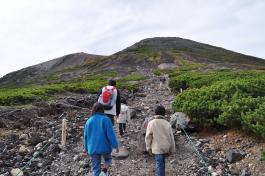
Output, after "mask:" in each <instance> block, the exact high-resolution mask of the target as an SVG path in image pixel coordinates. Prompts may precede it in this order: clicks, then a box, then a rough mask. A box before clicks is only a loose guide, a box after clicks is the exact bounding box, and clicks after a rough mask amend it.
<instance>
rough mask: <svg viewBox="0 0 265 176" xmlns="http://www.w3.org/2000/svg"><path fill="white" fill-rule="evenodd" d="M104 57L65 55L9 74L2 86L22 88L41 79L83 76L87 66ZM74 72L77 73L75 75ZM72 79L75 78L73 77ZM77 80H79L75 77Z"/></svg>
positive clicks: (1, 82) (76, 54) (1, 81)
mask: <svg viewBox="0 0 265 176" xmlns="http://www.w3.org/2000/svg"><path fill="white" fill-rule="evenodd" d="M102 58H104V56H98V55H91V54H86V53H74V54H69V55H65V56H62V57H59V58H56V59H53V60H50V61H47V62H43V63H40V64H37V65H33V66H30V67H26V68H23V69H21V70H18V71H15V72H12V73H9V74H7V75H5V76H4V77H2V78H1V79H0V85H1V86H20V85H24V84H27V83H34V82H38V81H40V80H39V79H40V78H41V79H47V78H48V79H49V78H50V79H57V78H58V75H57V76H56V73H58V74H60V75H61V76H63V73H64V74H66V73H67V72H68V73H72V74H75V75H78V74H79V73H80V74H81V75H82V72H84V70H86V67H85V66H89V65H92V64H93V63H95V62H97V61H98V60H100V59H102ZM73 71H74V72H75V73H73ZM72 77H75V76H73V75H72ZM75 78H78V76H77V77H75Z"/></svg>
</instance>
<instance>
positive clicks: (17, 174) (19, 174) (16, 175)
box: [10, 168, 23, 176]
mask: <svg viewBox="0 0 265 176" xmlns="http://www.w3.org/2000/svg"><path fill="white" fill-rule="evenodd" d="M10 173H11V175H12V176H23V171H21V170H20V169H19V168H15V169H12V170H11V172H10Z"/></svg>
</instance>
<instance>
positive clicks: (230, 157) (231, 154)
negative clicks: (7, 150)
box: [225, 150, 245, 163]
mask: <svg viewBox="0 0 265 176" xmlns="http://www.w3.org/2000/svg"><path fill="white" fill-rule="evenodd" d="M244 156H245V153H243V152H241V151H236V150H229V151H228V152H227V153H226V154H225V158H226V160H227V161H229V162H230V163H234V162H237V161H240V160H241V159H243V158H244Z"/></svg>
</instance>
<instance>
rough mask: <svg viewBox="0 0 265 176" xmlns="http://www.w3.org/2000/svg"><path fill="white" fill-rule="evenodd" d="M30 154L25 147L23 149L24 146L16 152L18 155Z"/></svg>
mask: <svg viewBox="0 0 265 176" xmlns="http://www.w3.org/2000/svg"><path fill="white" fill-rule="evenodd" d="M29 152H30V150H29V149H28V148H27V147H25V146H24V145H22V146H21V147H20V148H19V150H18V153H20V154H27V153H29Z"/></svg>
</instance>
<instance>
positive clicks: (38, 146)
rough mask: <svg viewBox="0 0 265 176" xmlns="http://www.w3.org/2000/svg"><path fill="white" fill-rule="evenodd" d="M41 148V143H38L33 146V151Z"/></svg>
mask: <svg viewBox="0 0 265 176" xmlns="http://www.w3.org/2000/svg"><path fill="white" fill-rule="evenodd" d="M41 147H42V142H41V143H38V144H37V145H36V146H35V149H36V150H40V149H41Z"/></svg>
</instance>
